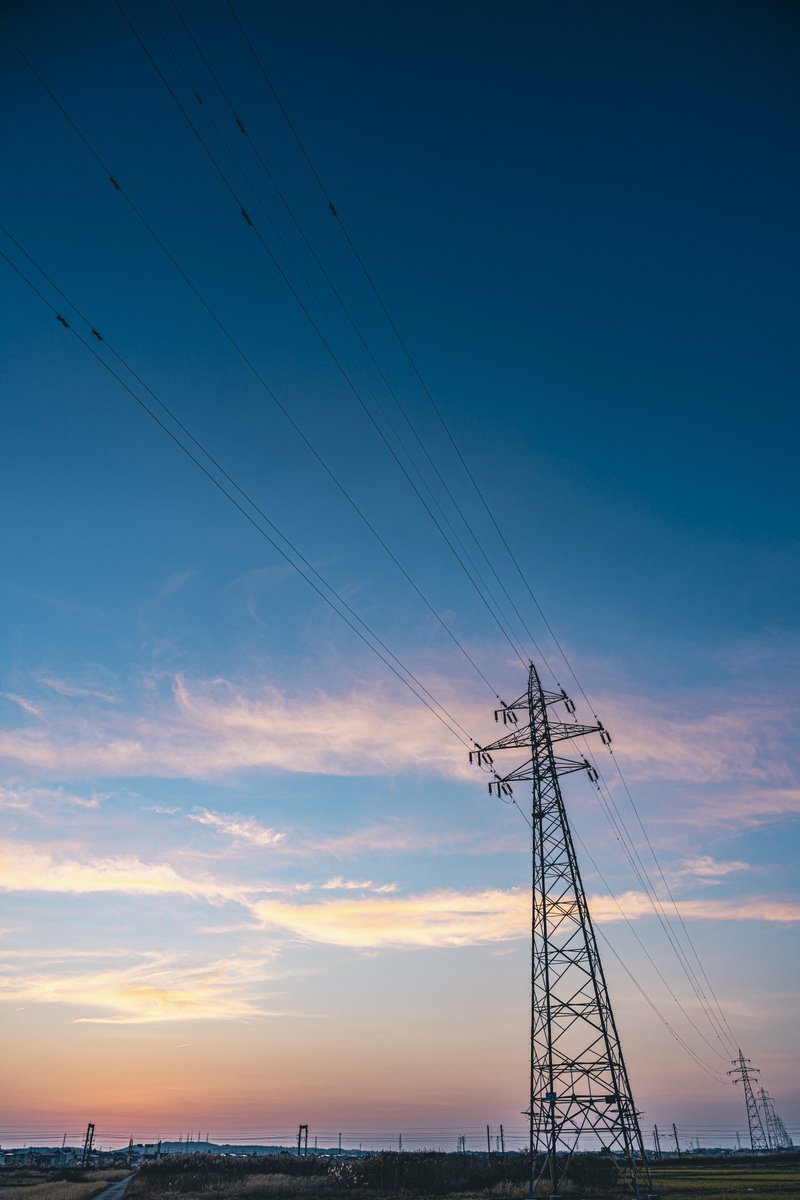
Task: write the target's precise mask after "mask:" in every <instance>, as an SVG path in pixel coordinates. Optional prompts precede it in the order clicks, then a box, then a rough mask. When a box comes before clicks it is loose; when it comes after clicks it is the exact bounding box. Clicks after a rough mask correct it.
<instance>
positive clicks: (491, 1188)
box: [0, 1153, 800, 1200]
mask: <svg viewBox="0 0 800 1200" xmlns="http://www.w3.org/2000/svg"><path fill="white" fill-rule="evenodd" d="M653 1174H654V1181H655V1185H656V1189H657V1191H658V1192H659V1194H660V1195H661V1196H663V1197H664V1200H755V1198H756V1197H760V1196H767V1197H769V1198H770V1200H797V1198H798V1197H800V1153H795V1154H775V1155H770V1156H765V1157H763V1158H757V1157H750V1156H737V1157H736V1158H702V1157H697V1158H683V1159H681V1160H674V1161H672V1160H666V1161H664V1162H661V1163H657V1164H654V1172H653ZM527 1177H528V1164H527V1161H526V1159H525V1158H524V1157H523V1156H522V1155H506V1156H504V1157H502V1156H499V1155H497V1156H493V1157H492V1158H491V1159H488V1158H487V1157H486V1156H484V1155H474V1156H473V1155H466V1156H463V1155H456V1154H436V1153H428V1154H410V1153H406V1154H397V1153H384V1154H377V1155H373V1156H370V1157H369V1158H363V1159H357V1160H352V1159H330V1160H329V1159H322V1158H314V1157H312V1156H309V1157H308V1158H296V1157H294V1156H291V1155H281V1156H274V1157H257V1158H251V1157H246V1158H245V1157H242V1158H222V1157H220V1158H214V1157H208V1156H200V1155H198V1156H189V1157H174V1158H169V1159H164V1160H162V1161H161V1162H159V1163H149V1164H146V1165H145V1166H143V1167H142V1169H141V1171H140V1172H139V1173H138V1174H137V1175H136V1176H135V1178H134V1180H133V1183H132V1184H131V1188H130V1190H129V1192H128V1194H127V1197H126V1200H261V1198H263V1200H317V1198H319V1200H345V1198H347V1200H383V1198H384V1197H398V1196H400V1197H407V1198H415V1200H429V1198H433V1197H482V1198H487V1200H525V1197H526V1196H527V1194H528V1184H527ZM548 1190H549V1189H548V1188H547V1186H545V1185H544V1184H542V1185H541V1186H540V1188H539V1189H537V1195H539V1194H541V1195H547V1194H548ZM561 1191H562V1194H563V1195H564V1197H565V1198H566V1197H586V1198H587V1200H588V1198H590V1197H591V1200H619V1198H621V1197H623V1196H626V1195H630V1192H629V1191H628V1190H627V1189H626V1188H625V1187H624V1186H622V1185H621V1184H620V1182H619V1180H618V1177H617V1173H616V1169H615V1167H614V1164H613V1162H612V1161H611V1160H610V1159H608V1158H604V1157H602V1156H599V1155H581V1156H576V1157H575V1159H574V1160H573V1163H572V1166H571V1169H570V1173H569V1179H568V1181H567V1182H565V1183H564V1185H563V1187H562V1189H561ZM0 1200H3V1197H2V1195H1V1194H0Z"/></svg>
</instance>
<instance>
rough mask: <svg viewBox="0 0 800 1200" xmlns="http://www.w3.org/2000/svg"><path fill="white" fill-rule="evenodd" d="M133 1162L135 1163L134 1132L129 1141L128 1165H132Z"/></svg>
mask: <svg viewBox="0 0 800 1200" xmlns="http://www.w3.org/2000/svg"><path fill="white" fill-rule="evenodd" d="M132 1164H133V1134H131V1138H130V1141H129V1142H128V1166H129V1167H130V1166H131V1165H132Z"/></svg>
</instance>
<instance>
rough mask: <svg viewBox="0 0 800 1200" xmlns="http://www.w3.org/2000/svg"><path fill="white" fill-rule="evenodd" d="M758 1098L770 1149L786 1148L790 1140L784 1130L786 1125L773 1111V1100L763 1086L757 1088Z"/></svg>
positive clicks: (789, 1144) (789, 1145)
mask: <svg viewBox="0 0 800 1200" xmlns="http://www.w3.org/2000/svg"><path fill="white" fill-rule="evenodd" d="M758 1098H759V1100H760V1101H761V1108H762V1110H763V1113H764V1128H765V1130H766V1134H767V1142H768V1143H769V1148H770V1150H788V1149H789V1148H790V1147H791V1144H792V1142H791V1139H790V1137H789V1135H788V1133H787V1132H786V1126H785V1125H784V1123H783V1121H782V1120H781V1119H780V1117H779V1116H778V1114H777V1113H776V1112H775V1101H774V1100H773V1099H772V1096H770V1094H769V1092H765V1091H764V1089H763V1087H761V1088H759V1089H758Z"/></svg>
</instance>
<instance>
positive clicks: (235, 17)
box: [226, 0, 736, 1045]
mask: <svg viewBox="0 0 800 1200" xmlns="http://www.w3.org/2000/svg"><path fill="white" fill-rule="evenodd" d="M226 4H227V7H228V10H229V11H230V13H231V16H232V18H233V20H234V22H235V24H236V26H237V28H238V29H239V32H240V34H241V36H242V38H243V40H244V42H245V44H246V46H247V47H248V49H249V51H250V53H251V54H252V56H253V59H254V60H255V63H256V65H257V67H258V69H259V71H260V73H261V75H262V77H263V79H264V81H265V83H266V84H267V87H268V88H269V91H270V92H271V94H272V96H273V98H274V100H275V103H276V105H277V107H278V109H279V111H280V113H281V115H282V116H283V118H284V120H285V122H286V124H287V126H288V128H289V130H290V132H291V134H292V136H293V138H294V139H295V141H296V143H297V146H298V148H299V150H300V152H301V154H302V156H303V158H304V159H305V162H306V164H307V165H308V168H309V170H310V172H311V174H312V176H313V178H314V180H315V181H316V184H317V186H318V188H319V190H320V192H321V194H322V196H323V197H324V199H325V201H326V203H327V206H328V209H329V211H330V213H331V215H332V216H333V218H334V219H335V220H336V222H337V224H338V225H339V227H340V229H341V231H342V234H343V236H344V238H345V241H346V243H347V245H348V247H349V248H350V250H351V252H352V254H353V256H354V257H355V259H356V262H357V263H358V265H359V267H360V269H361V271H362V273H363V275H364V278H365V280H366V281H367V283H368V285H369V287H370V289H371V291H372V292H373V294H374V296H375V299H376V301H377V302H378V305H379V306H380V308H381V310H382V312H383V314H384V316H385V318H386V321H387V323H388V325H389V327H390V328H391V330H392V332H393V334H394V336H395V338H396V339H397V342H398V344H399V345H400V347H401V349H402V350H403V353H404V354H405V356H406V358H407V360H408V362H409V364H410V366H411V368H412V370H413V372H414V375H415V376H416V378H417V380H418V382H419V384H420V387H421V389H422V391H423V393H424V394H425V396H426V397H427V399H428V401H429V403H430V404H431V406H432V409H433V411H434V413H435V414H436V417H437V418H438V420H439V423H440V424H441V426H442V429H443V430H444V432H445V434H446V436H447V438H448V440H449V442H450V444H451V446H452V448H453V450H454V452H455V454H456V456H457V457H458V459H459V461H460V463H461V465H462V467H463V469H464V471H465V473H466V475H467V477H468V479H469V480H470V482H471V484H472V486H473V488H474V490H475V493H476V495H477V496H478V499H479V500H480V503H481V505H482V507H483V509H484V510H485V512H486V514H487V515H488V517H489V519H490V521H491V523H492V525H493V527H494V529H495V531H496V533H497V535H498V537H499V538H500V541H501V543H502V545H503V547H504V548H505V550H506V552H507V554H508V555H509V558H510V560H511V562H512V563H513V565H514V568H515V570H516V572H517V574H518V575H519V577H520V579H521V581H522V583H523V585H524V587H525V589H526V591H527V593H528V595H529V597H530V599H531V601H532V602H533V604H534V606H535V607H536V610H537V611H538V613H539V615H540V617H541V619H542V621H543V622H544V625H545V627H546V628H547V631H548V633H549V634H550V636H551V638H552V640H553V643H554V645H555V646H556V649H557V650H558V653H559V655H560V657H561V658H562V660H563V662H564V664H565V666H566V668H567V670H568V671H569V673H570V675H571V677H572V679H573V680H574V682H575V684H576V686H577V687H578V689H579V691H580V694H581V696H582V697H583V699H584V701H585V703H586V705H587V707H588V708H589V710H590V711H591V712H592V713H593V715H594V717H595V720H597V721H598V722H599V718H598V717H597V713H596V711H595V709H594V705H593V704H592V703H591V701H590V700H589V697H588V695H587V694H586V691H585V690H584V688H583V685H582V684H581V681H580V680H579V678H578V676H577V674H576V672H575V670H574V668H573V666H572V663H571V662H570V660H569V658H568V657H567V654H566V651H565V650H564V647H563V645H562V644H561V642H560V640H559V638H558V637H557V635H556V633H555V630H554V629H553V626H552V625H551V623H550V621H549V620H548V618H547V616H546V614H545V612H544V610H543V608H542V606H541V604H540V603H539V600H538V599H537V597H536V595H535V594H534V592H533V589H532V588H531V586H530V583H529V581H528V579H527V577H526V576H525V573H524V572H523V570H522V567H521V566H520V563H519V561H518V559H517V557H516V555H515V554H514V552H513V550H512V548H511V546H510V545H509V543H508V541H507V539H506V537H505V534H504V533H503V530H502V528H501V526H500V525H499V523H498V521H497V519H496V518H495V516H494V513H493V512H492V510H491V508H490V506H489V504H488V502H487V500H486V498H485V496H484V494H483V491H482V490H481V488H480V485H479V484H478V482H477V480H476V478H475V476H474V474H473V472H472V471H471V469H470V467H469V465H468V463H467V462H466V460H465V458H464V456H463V455H462V453H461V450H460V448H459V446H458V444H457V442H456V440H455V438H454V437H453V434H452V432H451V430H450V428H449V425H448V424H447V422H446V420H445V418H444V415H443V413H442V411H441V409H440V407H439V405H438V404H437V403H436V400H435V398H434V396H433V394H432V392H431V391H430V389H429V388H428V385H427V383H426V382H425V379H424V377H423V375H422V373H421V371H420V369H419V367H418V365H417V363H416V361H415V359H414V357H413V355H412V354H411V351H410V348H409V346H408V344H407V342H406V341H405V339H404V338H403V336H402V334H401V332H400V330H399V328H398V326H397V324H396V322H395V321H394V319H393V317H392V315H391V313H390V312H389V309H388V307H387V305H386V303H385V301H384V299H383V297H382V295H381V293H380V291H379V289H378V287H377V284H376V283H375V281H374V279H373V277H372V275H371V273H370V271H369V270H368V268H367V266H366V263H365V262H364V259H363V258H362V256H361V254H360V253H359V251H358V248H357V246H356V245H355V243H354V241H353V239H352V237H351V235H350V233H349V231H348V229H347V226H346V225H345V223H344V221H343V219H342V216H341V214H340V212H339V211H338V209H337V207H336V205H335V204H334V202H333V198H332V196H331V195H330V193H329V191H328V189H327V187H326V186H325V183H324V182H323V180H322V177H321V176H320V174H319V172H318V171H317V168H316V166H315V165H314V162H313V160H312V158H311V156H310V154H309V152H308V150H307V148H306V146H305V143H304V141H303V139H302V138H301V136H300V134H299V132H298V130H297V128H296V126H295V125H294V123H293V121H292V119H291V117H290V115H289V113H288V111H287V109H286V107H285V105H284V104H283V101H282V100H281V97H280V95H279V93H278V91H277V89H276V88H275V85H274V84H273V82H272V79H271V78H270V76H269V74H268V72H267V70H266V68H265V66H264V64H263V61H262V59H261V57H260V55H259V54H258V51H257V50H256V48H255V46H254V45H253V43H252V41H251V40H250V38H249V37H248V35H247V33H246V31H245V29H244V27H243V25H242V22H241V21H240V19H239V17H238V15H237V13H236V10H235V9H234V7H233V4H232V3H231V0H226ZM487 561H488V559H487ZM515 611H518V610H517V609H516V606H515ZM525 628H526V630H527V624H526V625H525ZM534 644H535V643H534ZM537 651H538V647H537ZM539 653H540V654H541V651H539ZM542 657H543V656H542ZM544 661H545V663H546V665H547V666H548V669H549V670H550V672H551V674H553V678H554V679H555V680H556V684H557V685H558V686H559V687H560V684H559V683H558V679H557V677H556V675H555V673H554V672H553V669H552V667H551V666H550V664H549V663H547V660H546V659H545V660H544ZM607 748H608V750H609V753H611V754H612V757H613V758H614V765H615V767H616V770H617V772H618V774H619V776H620V779H621V782H622V785H623V787H624V790H625V793H626V795H627V797H628V800H629V803H630V805H631V807H632V808H633V811H634V814H635V816H636V820H637V822H638V824H639V826H640V828H641V830H642V833H643V835H644V837H645V840H646V842H647V845H648V848H649V850H650V853H651V855H652V858H653V861H654V863H655V865H656V868H657V870H658V873H659V875H660V877H661V879H662V881H663V883H664V887H665V888H666V891H667V895H668V896H669V899H670V902H671V904H672V907H673V909H674V911H675V914H676V916H677V918H678V921H679V923H680V926H681V929H682V930H683V934H684V937H685V939H686V941H687V943H688V945H689V947H690V949H691V952H692V954H693V955H694V958H695V960H696V961H697V964H698V967H699V969H700V972H701V974H702V977H703V979H704V981H705V983H706V986H707V987H708V990H709V992H710V993H711V996H712V998H713V1001H714V1005H715V1007H716V1010H717V1012H718V1013H719V1016H720V1018H721V1020H722V1023H723V1025H724V1031H723V1032H725V1036H726V1037H728V1038H730V1040H731V1044H732V1045H735V1044H736V1043H735V1036H734V1034H733V1031H732V1030H731V1027H730V1025H729V1023H728V1021H727V1018H726V1017H725V1014H724V1013H723V1011H722V1008H721V1005H720V1003H719V999H718V998H717V996H716V993H715V992H714V988H713V986H712V984H711V981H710V979H709V978H708V975H707V973H706V971H705V968H704V966H703V963H702V961H701V959H700V955H699V954H698V952H697V948H696V946H695V944H694V941H693V939H692V937H691V935H690V933H689V930H688V928H687V927H686V923H685V921H684V919H683V917H682V915H681V913H680V910H679V909H678V906H677V904H676V902H675V898H674V895H673V893H672V889H671V888H670V885H669V883H668V881H667V878H666V875H665V873H664V871H663V868H662V866H661V862H660V860H659V858H658V856H657V854H656V852H655V849H654V847H653V845H652V842H651V840H650V837H649V835H648V833H647V831H646V829H645V827H644V823H643V821H642V818H641V815H640V813H639V810H638V807H637V805H636V803H635V801H634V799H633V795H632V794H631V791H630V788H629V786H628V783H627V780H626V779H625V777H624V775H623V772H622V768H621V767H620V764H619V762H618V760H617V758H616V755H614V754H613V751H612V750H611V746H610V744H608V743H607ZM642 865H643V864H642ZM687 966H688V963H687Z"/></svg>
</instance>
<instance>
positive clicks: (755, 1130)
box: [728, 1050, 769, 1150]
mask: <svg viewBox="0 0 800 1200" xmlns="http://www.w3.org/2000/svg"><path fill="white" fill-rule="evenodd" d="M732 1066H733V1070H732V1071H728V1074H729V1075H731V1076H733V1082H734V1083H741V1085H742V1087H743V1089H744V1102H745V1106H746V1108H747V1128H748V1130H749V1132H750V1149H751V1150H768V1149H769V1146H768V1144H767V1135H766V1134H765V1133H764V1126H763V1125H762V1123H761V1115H760V1113H759V1111H758V1105H757V1104H756V1098H755V1096H754V1095H753V1080H752V1076H754V1075H757V1074H758V1067H754V1066H751V1064H750V1059H749V1058H745V1056H744V1055H743V1054H742V1052H741V1050H740V1051H739V1057H738V1058H735V1059H734V1060H733V1063H732Z"/></svg>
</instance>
